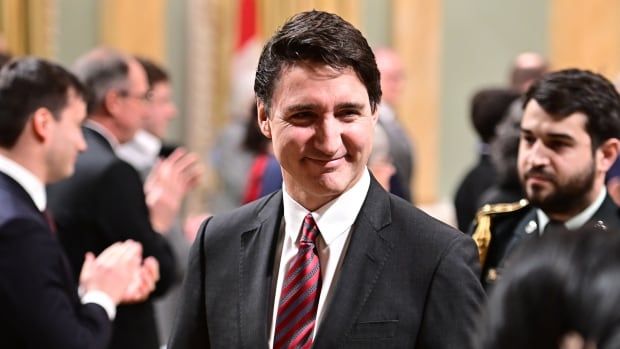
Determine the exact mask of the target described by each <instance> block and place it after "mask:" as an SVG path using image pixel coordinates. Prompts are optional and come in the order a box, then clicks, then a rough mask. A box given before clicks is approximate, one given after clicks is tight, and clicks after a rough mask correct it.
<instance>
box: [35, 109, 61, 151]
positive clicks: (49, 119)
mask: <svg viewBox="0 0 620 349" xmlns="http://www.w3.org/2000/svg"><path fill="white" fill-rule="evenodd" d="M30 122H31V125H32V132H33V134H34V136H35V138H36V139H37V140H39V141H40V142H42V143H45V141H46V140H48V139H49V138H50V137H51V134H52V126H53V123H54V122H55V120H54V116H52V113H51V112H50V111H49V110H48V109H47V108H39V109H37V110H35V111H34V113H33V114H32V118H31V119H30Z"/></svg>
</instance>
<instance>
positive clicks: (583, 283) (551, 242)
mask: <svg viewBox="0 0 620 349" xmlns="http://www.w3.org/2000/svg"><path fill="white" fill-rule="evenodd" d="M618 251H620V232H617V231H607V230H602V229H600V228H597V227H595V226H588V227H585V228H582V229H580V230H577V231H566V232H562V233H560V234H546V235H544V236H542V237H541V238H540V239H532V240H529V241H527V243H524V244H522V245H521V246H520V248H519V250H518V251H517V252H515V254H514V255H513V256H512V257H511V258H510V259H509V260H508V261H507V267H506V269H505V271H504V273H503V277H502V279H501V280H499V282H498V283H497V284H496V286H495V288H494V289H493V291H492V293H491V297H490V298H489V302H488V305H487V309H486V313H485V314H484V317H483V320H482V322H481V325H480V327H479V336H478V338H477V343H476V348H479V349H491V348H502V349H517V348H529V349H543V348H545V349H546V348H558V347H559V343H560V342H561V340H562V339H563V337H564V336H565V335H566V334H569V333H577V334H579V335H580V336H581V337H583V338H584V340H586V341H589V342H592V343H595V344H596V345H597V348H599V349H613V348H619V347H620V253H618Z"/></svg>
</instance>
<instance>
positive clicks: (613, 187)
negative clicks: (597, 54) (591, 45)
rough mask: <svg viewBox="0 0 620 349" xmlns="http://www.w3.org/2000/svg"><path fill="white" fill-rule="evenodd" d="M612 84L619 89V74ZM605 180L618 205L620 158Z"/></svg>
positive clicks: (619, 195) (619, 202)
mask: <svg viewBox="0 0 620 349" xmlns="http://www.w3.org/2000/svg"><path fill="white" fill-rule="evenodd" d="M614 86H615V87H616V90H617V91H620V74H618V76H616V79H615V80H614ZM606 182H607V190H608V191H609V196H611V198H612V199H613V200H614V202H615V203H616V205H620V159H616V162H614V164H613V166H612V167H611V168H610V169H609V172H607V177H606Z"/></svg>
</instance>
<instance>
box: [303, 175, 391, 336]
mask: <svg viewBox="0 0 620 349" xmlns="http://www.w3.org/2000/svg"><path fill="white" fill-rule="evenodd" d="M390 223H391V211H390V203H389V194H387V193H386V192H385V191H384V190H383V189H382V188H381V187H380V185H379V184H378V183H377V182H376V181H375V180H374V178H373V179H372V180H371V184H370V189H369V191H368V195H367V196H366V200H365V201H364V204H363V205H362V208H361V210H360V213H359V215H358V216H357V218H356V220H355V223H354V224H353V228H352V231H351V236H350V240H349V247H348V249H347V251H345V252H346V255H345V257H344V260H343V264H342V269H341V271H340V275H339V279H338V280H334V282H335V288H334V289H333V292H334V295H333V297H332V299H331V301H330V304H328V305H327V308H326V309H325V310H324V316H323V319H322V320H321V323H320V325H319V328H318V332H317V334H316V337H315V341H314V343H315V344H314V347H315V348H322V347H334V346H337V345H338V343H340V342H341V341H342V340H343V339H344V337H343V335H346V334H347V333H348V332H349V331H350V330H351V328H352V327H353V325H354V324H355V323H356V321H357V318H358V316H359V313H360V311H361V310H362V308H363V306H364V304H365V303H366V301H367V299H368V297H369V296H370V294H371V293H372V291H373V289H374V287H375V284H376V282H377V280H378V279H379V276H380V274H381V272H382V270H383V268H384V267H385V264H386V261H387V260H388V257H389V256H390V253H391V252H392V247H393V244H392V242H391V241H390V240H389V238H390V236H389V235H390V234H389V232H390V231H389V224H390ZM386 226H387V228H386V229H383V228H385V227H386Z"/></svg>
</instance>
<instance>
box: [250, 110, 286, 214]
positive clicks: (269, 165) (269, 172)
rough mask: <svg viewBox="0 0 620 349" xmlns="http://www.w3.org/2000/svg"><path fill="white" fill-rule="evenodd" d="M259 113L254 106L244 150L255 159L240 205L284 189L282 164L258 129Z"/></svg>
mask: <svg viewBox="0 0 620 349" xmlns="http://www.w3.org/2000/svg"><path fill="white" fill-rule="evenodd" d="M257 113H258V111H257V109H256V104H254V105H252V108H251V112H250V118H249V119H248V123H247V129H246V133H245V137H244V139H243V147H244V149H245V150H246V151H248V152H250V153H252V154H254V159H253V161H252V165H251V166H250V170H249V171H248V176H247V182H246V184H245V191H244V194H243V198H242V200H241V202H240V204H247V203H248V202H251V201H254V200H256V199H258V198H261V197H263V196H265V195H267V194H271V193H273V192H274V191H276V190H279V189H281V188H282V172H281V170H280V164H279V163H278V160H276V157H275V156H274V155H273V148H272V145H271V140H270V139H269V138H267V137H265V135H263V133H262V132H261V131H260V128H259V127H258V115H257Z"/></svg>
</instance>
